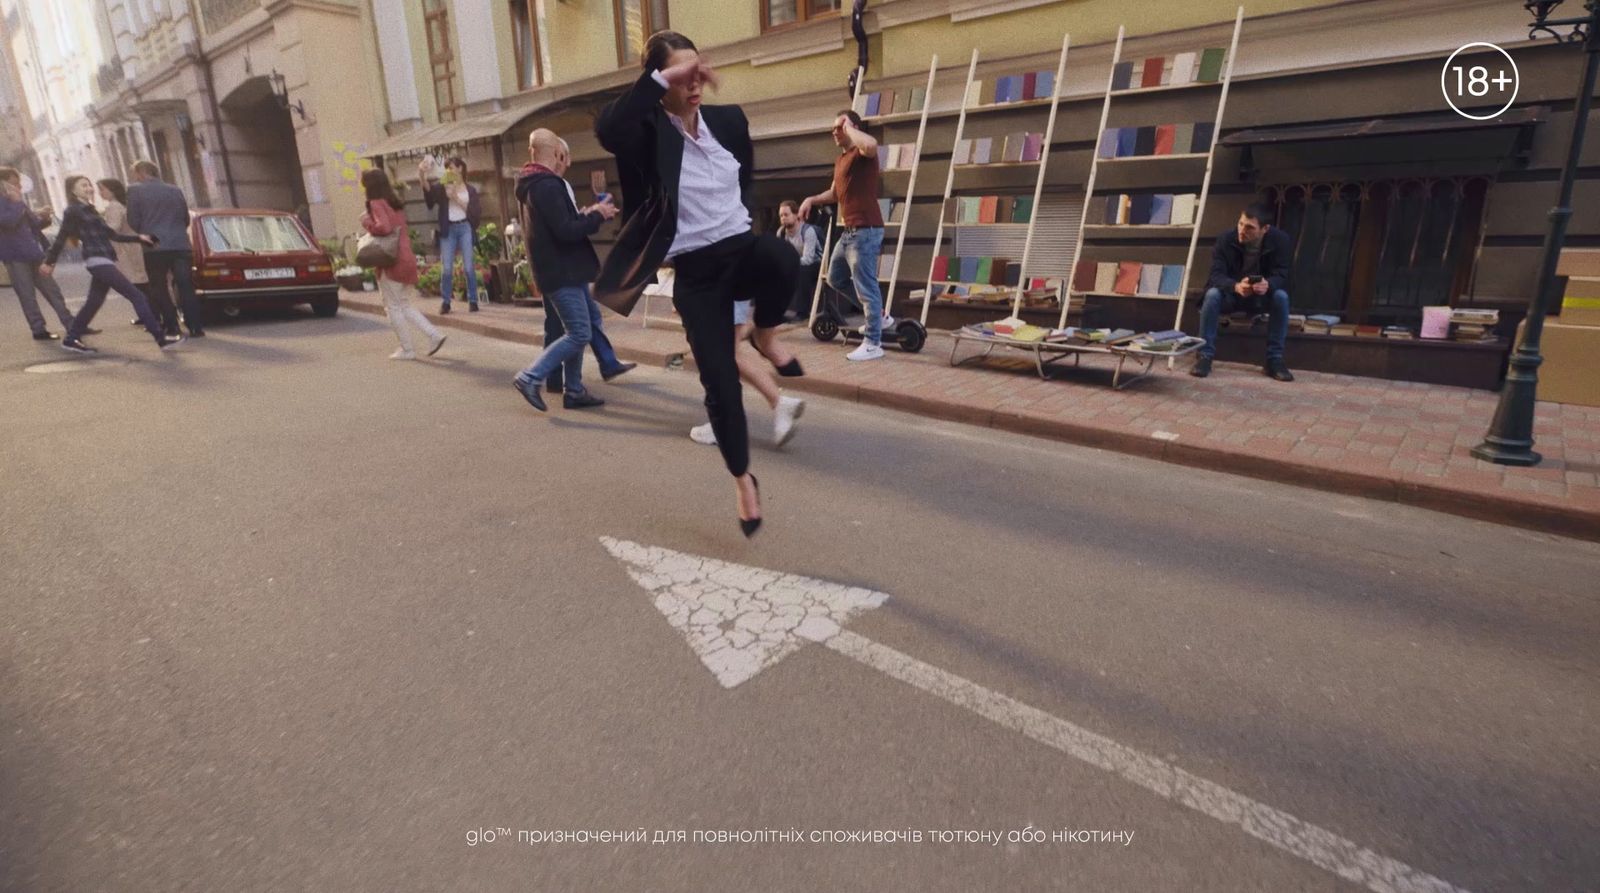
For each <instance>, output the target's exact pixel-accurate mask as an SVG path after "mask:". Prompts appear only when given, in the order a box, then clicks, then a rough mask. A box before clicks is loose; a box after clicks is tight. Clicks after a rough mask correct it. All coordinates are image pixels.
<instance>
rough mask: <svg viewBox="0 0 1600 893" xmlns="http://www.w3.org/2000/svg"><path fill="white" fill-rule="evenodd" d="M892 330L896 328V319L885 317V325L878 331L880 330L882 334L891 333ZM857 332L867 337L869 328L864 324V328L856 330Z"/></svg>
mask: <svg viewBox="0 0 1600 893" xmlns="http://www.w3.org/2000/svg"><path fill="white" fill-rule="evenodd" d="M892 328H894V317H892V316H885V317H884V318H883V325H882V326H880V327H879V329H878V330H879V331H880V332H887V331H889V330H890V329H892ZM856 331H857V332H859V333H861V334H863V335H865V334H867V327H866V325H865V324H863V325H862V326H861V328H859V329H856Z"/></svg>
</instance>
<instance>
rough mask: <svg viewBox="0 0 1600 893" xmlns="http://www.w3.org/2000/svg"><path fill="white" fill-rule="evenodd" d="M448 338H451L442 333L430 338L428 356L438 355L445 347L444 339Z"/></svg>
mask: <svg viewBox="0 0 1600 893" xmlns="http://www.w3.org/2000/svg"><path fill="white" fill-rule="evenodd" d="M448 337H450V336H449V335H446V334H444V333H443V332H440V333H439V334H437V335H435V336H433V337H432V338H429V339H428V356H430V357H431V356H433V355H434V354H436V353H438V352H439V348H441V347H444V339H446V338H448Z"/></svg>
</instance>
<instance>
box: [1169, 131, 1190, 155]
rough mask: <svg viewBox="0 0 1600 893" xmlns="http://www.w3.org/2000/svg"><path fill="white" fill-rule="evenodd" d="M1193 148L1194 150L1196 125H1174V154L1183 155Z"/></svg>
mask: <svg viewBox="0 0 1600 893" xmlns="http://www.w3.org/2000/svg"><path fill="white" fill-rule="evenodd" d="M1193 148H1194V125H1193V124H1174V125H1172V151H1173V154H1177V155H1181V154H1184V153H1187V152H1189V151H1190V150H1191V149H1193Z"/></svg>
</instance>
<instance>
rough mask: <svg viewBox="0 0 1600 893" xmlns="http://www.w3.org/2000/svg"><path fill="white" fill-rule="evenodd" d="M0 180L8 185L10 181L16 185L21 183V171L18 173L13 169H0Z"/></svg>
mask: <svg viewBox="0 0 1600 893" xmlns="http://www.w3.org/2000/svg"><path fill="white" fill-rule="evenodd" d="M0 180H4V181H6V182H8V183H9V182H11V181H12V180H15V181H17V182H18V183H21V182H22V171H19V170H17V169H16V168H14V167H0Z"/></svg>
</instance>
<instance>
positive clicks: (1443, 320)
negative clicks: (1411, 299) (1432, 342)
mask: <svg viewBox="0 0 1600 893" xmlns="http://www.w3.org/2000/svg"><path fill="white" fill-rule="evenodd" d="M1450 313H1451V311H1450V307H1449V306H1448V305H1445V304H1436V305H1434V306H1431V307H1424V308H1422V333H1421V334H1422V337H1424V338H1449V337H1450Z"/></svg>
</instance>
